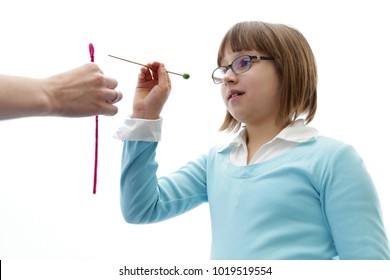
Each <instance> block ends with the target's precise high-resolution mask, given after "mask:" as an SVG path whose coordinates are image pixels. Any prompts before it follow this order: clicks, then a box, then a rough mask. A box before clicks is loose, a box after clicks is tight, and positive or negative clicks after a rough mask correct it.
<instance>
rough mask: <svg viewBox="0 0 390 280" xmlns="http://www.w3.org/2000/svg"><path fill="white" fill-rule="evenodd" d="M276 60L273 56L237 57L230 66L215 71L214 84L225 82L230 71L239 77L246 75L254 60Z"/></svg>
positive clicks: (213, 75) (220, 67)
mask: <svg viewBox="0 0 390 280" xmlns="http://www.w3.org/2000/svg"><path fill="white" fill-rule="evenodd" d="M254 59H258V60H274V58H273V57H272V56H257V55H243V56H240V57H237V58H236V59H235V60H233V62H232V63H231V64H230V65H228V66H219V67H218V68H217V69H215V70H214V71H213V74H212V75H211V77H212V79H213V81H214V83H216V84H220V83H222V82H223V77H224V76H225V74H226V72H227V71H228V70H229V69H232V71H233V73H234V74H236V75H238V74H242V73H245V72H246V71H248V70H249V69H251V67H252V60H254Z"/></svg>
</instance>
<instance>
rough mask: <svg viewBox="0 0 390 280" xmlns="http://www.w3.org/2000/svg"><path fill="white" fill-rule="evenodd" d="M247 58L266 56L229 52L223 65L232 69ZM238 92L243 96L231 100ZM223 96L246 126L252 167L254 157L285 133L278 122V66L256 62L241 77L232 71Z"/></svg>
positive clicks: (228, 108)
mask: <svg viewBox="0 0 390 280" xmlns="http://www.w3.org/2000/svg"><path fill="white" fill-rule="evenodd" d="M244 54H249V55H266V54H264V53H259V52H256V51H242V52H232V51H231V50H226V51H225V53H224V56H223V58H222V61H221V62H222V65H229V64H230V63H231V62H232V61H233V60H234V59H236V58H237V57H239V56H241V55H244ZM234 92H240V93H243V94H242V95H240V96H236V97H233V98H230V96H231V94H232V93H234ZM221 95H222V99H223V101H224V103H225V106H226V108H227V110H228V111H229V113H230V114H231V115H232V116H233V117H234V118H235V119H236V120H238V121H240V122H241V123H244V124H245V126H246V129H247V133H248V138H247V149H248V157H247V162H248V163H249V162H250V160H251V158H252V157H253V155H254V153H255V152H256V151H257V150H258V149H259V148H260V147H261V146H263V145H264V144H265V143H267V142H269V141H270V140H272V139H273V138H274V137H275V136H276V135H277V134H278V133H279V132H280V131H281V130H282V129H283V127H282V126H281V125H278V124H277V122H276V120H277V115H278V112H279V108H280V105H279V104H280V80H279V77H278V74H277V72H276V67H275V64H274V62H273V61H269V60H260V61H259V60H254V61H253V62H252V67H251V68H250V69H249V70H248V71H247V72H245V73H242V74H239V75H236V74H234V73H233V71H231V69H229V70H228V71H227V72H226V74H225V76H224V78H223V83H222V85H221Z"/></svg>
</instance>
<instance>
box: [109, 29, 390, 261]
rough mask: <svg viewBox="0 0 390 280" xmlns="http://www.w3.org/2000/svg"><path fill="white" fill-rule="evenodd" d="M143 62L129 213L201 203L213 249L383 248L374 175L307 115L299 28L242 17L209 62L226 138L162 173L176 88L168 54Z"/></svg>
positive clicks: (125, 193)
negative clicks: (159, 157)
mask: <svg viewBox="0 0 390 280" xmlns="http://www.w3.org/2000/svg"><path fill="white" fill-rule="evenodd" d="M148 66H150V67H153V68H146V67H144V68H142V69H141V73H140V75H139V77H138V84H137V88H136V92H135V96H134V103H133V113H132V115H131V118H130V119H128V120H126V121H125V125H124V126H123V127H121V128H120V129H119V130H118V132H117V134H116V136H117V138H119V139H122V140H125V142H124V149H123V160H122V176H121V207H122V213H123V216H124V218H125V220H126V221H127V222H129V223H154V222H158V221H162V220H165V219H168V218H172V217H174V216H177V215H179V214H182V213H184V212H186V211H188V210H190V209H192V208H194V207H196V206H198V205H199V204H201V203H204V202H208V203H209V206H210V216H211V224H212V246H211V258H212V259H336V258H340V259H389V258H390V252H389V246H388V241H387V237H386V234H385V230H384V225H383V222H382V217H381V209H380V205H379V200H378V197H377V194H376V190H375V187H374V185H373V182H372V180H371V178H370V176H369V174H368V173H367V171H366V169H365V167H364V164H363V162H362V159H361V158H360V157H359V156H358V154H357V153H356V151H355V150H354V148H353V147H351V146H350V145H347V144H344V143H342V142H340V141H337V140H334V139H331V138H328V137H324V136H318V132H317V130H315V129H313V128H311V127H308V126H306V124H307V123H309V122H310V121H311V120H312V119H313V117H314V115H315V112H316V104H317V96H316V94H317V90H316V86H317V72H316V65H315V59H314V56H313V53H312V51H311V49H310V46H309V44H308V43H307V41H306V39H305V38H304V37H303V36H302V34H301V33H300V32H299V31H297V30H295V29H294V28H291V27H289V26H286V25H281V24H270V23H264V22H240V23H237V24H236V25H234V26H233V27H232V28H231V29H230V30H229V31H228V32H227V34H226V35H225V37H224V38H223V40H222V43H221V45H220V49H219V52H218V68H217V69H215V70H214V72H213V73H212V78H213V81H214V82H215V83H218V84H220V85H221V95H222V99H223V101H224V103H225V105H226V109H227V112H226V117H225V121H224V123H223V124H222V126H221V130H226V131H231V132H236V131H239V130H240V133H239V134H238V136H237V137H236V139H234V141H233V142H232V143H231V144H229V145H227V146H224V147H214V148H212V149H211V150H210V151H209V152H208V154H206V155H203V156H200V157H199V158H198V159H197V160H195V161H191V162H189V163H188V164H186V165H185V166H183V167H182V168H181V169H179V170H178V171H176V172H174V173H173V174H170V175H169V176H165V177H161V178H157V177H156V170H157V162H156V160H155V152H156V147H157V143H158V141H159V140H160V131H161V118H160V112H161V110H162V108H163V106H164V104H165V102H166V100H167V99H168V96H169V92H170V89H171V84H170V80H169V77H168V74H167V72H166V70H165V68H164V65H163V64H161V63H158V62H155V63H153V64H150V65H148Z"/></svg>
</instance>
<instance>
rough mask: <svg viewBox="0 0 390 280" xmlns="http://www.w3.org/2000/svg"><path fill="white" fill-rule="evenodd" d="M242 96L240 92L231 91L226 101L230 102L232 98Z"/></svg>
mask: <svg viewBox="0 0 390 280" xmlns="http://www.w3.org/2000/svg"><path fill="white" fill-rule="evenodd" d="M243 94H244V92H242V91H237V90H232V91H230V92H229V95H228V100H230V99H232V98H235V97H237V96H241V95H243Z"/></svg>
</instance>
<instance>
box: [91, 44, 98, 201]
mask: <svg viewBox="0 0 390 280" xmlns="http://www.w3.org/2000/svg"><path fill="white" fill-rule="evenodd" d="M89 54H90V56H91V62H95V49H94V47H93V45H92V44H89ZM98 139H99V116H96V117H95V166H94V172H93V194H96V185H97V167H98Z"/></svg>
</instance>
